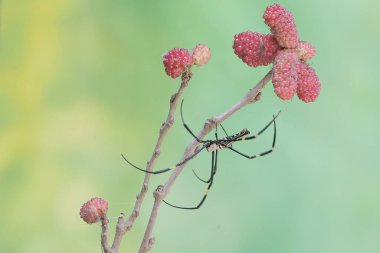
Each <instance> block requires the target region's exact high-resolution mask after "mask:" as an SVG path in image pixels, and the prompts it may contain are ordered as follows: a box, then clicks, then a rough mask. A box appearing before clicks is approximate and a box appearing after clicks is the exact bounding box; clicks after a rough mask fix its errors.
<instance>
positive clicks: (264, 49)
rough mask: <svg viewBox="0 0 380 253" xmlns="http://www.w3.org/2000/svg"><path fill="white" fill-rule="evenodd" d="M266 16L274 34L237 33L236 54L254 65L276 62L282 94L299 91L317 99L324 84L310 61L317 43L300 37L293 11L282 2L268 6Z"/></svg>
mask: <svg viewBox="0 0 380 253" xmlns="http://www.w3.org/2000/svg"><path fill="white" fill-rule="evenodd" d="M263 18H264V22H265V24H267V25H268V26H269V28H270V31H271V34H266V35H264V34H260V33H257V32H250V31H247V32H243V33H239V34H237V35H235V36H234V43H233V46H232V48H233V49H234V52H235V54H236V55H237V56H238V57H239V58H240V59H241V60H242V61H243V62H244V63H246V64H247V65H248V66H251V67H258V66H266V65H268V64H270V63H272V62H273V75H272V82H273V87H274V91H275V93H276V94H277V96H278V97H279V98H281V99H283V100H290V99H292V98H293V96H294V95H295V94H296V93H297V95H298V97H299V98H300V99H301V100H302V101H304V102H314V101H315V100H316V99H317V97H318V95H319V92H320V88H321V84H320V82H319V78H318V76H317V74H316V73H315V70H314V69H313V68H312V67H310V66H309V65H308V64H307V63H306V61H307V60H309V59H311V58H312V57H313V56H314V55H315V49H314V46H312V45H311V44H310V43H308V42H306V41H300V40H299V35H298V31H297V27H296V23H295V21H294V18H293V15H292V13H291V12H290V11H288V10H287V9H285V8H284V7H282V6H281V5H279V4H277V3H276V4H272V5H270V6H268V7H267V8H266V10H265V12H264V15H263Z"/></svg>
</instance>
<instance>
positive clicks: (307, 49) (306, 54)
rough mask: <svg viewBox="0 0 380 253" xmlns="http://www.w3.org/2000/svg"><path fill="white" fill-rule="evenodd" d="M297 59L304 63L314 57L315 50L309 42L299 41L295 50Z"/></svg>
mask: <svg viewBox="0 0 380 253" xmlns="http://www.w3.org/2000/svg"><path fill="white" fill-rule="evenodd" d="M296 51H297V54H298V58H299V59H301V60H303V61H306V60H309V59H311V58H313V57H314V55H315V48H314V46H313V45H311V44H310V43H309V42H306V41H300V43H299V45H298V47H297V48H296Z"/></svg>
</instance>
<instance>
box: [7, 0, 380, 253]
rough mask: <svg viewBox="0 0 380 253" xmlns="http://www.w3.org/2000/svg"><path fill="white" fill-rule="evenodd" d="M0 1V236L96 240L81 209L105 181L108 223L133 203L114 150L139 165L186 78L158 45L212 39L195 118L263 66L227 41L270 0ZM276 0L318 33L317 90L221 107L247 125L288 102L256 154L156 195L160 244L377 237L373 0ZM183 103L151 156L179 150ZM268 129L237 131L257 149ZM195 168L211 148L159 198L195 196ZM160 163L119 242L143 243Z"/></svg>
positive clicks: (189, 98)
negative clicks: (162, 202)
mask: <svg viewBox="0 0 380 253" xmlns="http://www.w3.org/2000/svg"><path fill="white" fill-rule="evenodd" d="M2 2H3V3H2V10H1V35H0V36H1V49H0V117H1V119H0V199H1V202H0V207H1V208H0V227H1V228H0V252H28V253H29V252H30V253H34V252H38V253H44V252H57V253H59V252H101V248H100V244H99V231H100V230H99V226H97V225H92V226H89V225H87V224H85V223H84V222H82V221H81V220H80V218H79V214H78V213H79V208H80V206H81V203H83V202H84V201H86V200H87V199H89V198H91V197H93V196H100V197H103V198H105V199H107V200H108V201H109V203H110V210H109V216H110V217H111V218H112V219H111V223H112V224H113V226H114V224H115V223H116V220H115V219H114V217H116V216H117V215H118V214H119V213H120V212H126V213H127V214H128V215H129V214H130V211H131V209H132V208H133V204H134V199H135V196H136V194H137V193H138V191H139V190H140V186H141V182H142V180H143V176H144V175H143V174H142V173H140V172H138V171H136V170H134V169H133V168H131V167H130V166H128V165H127V164H126V163H125V162H123V161H122V159H121V157H120V153H121V152H123V153H125V154H127V155H128V157H129V158H130V159H131V160H132V161H133V162H135V163H136V164H138V165H140V166H144V165H145V162H146V161H147V160H148V158H149V157H150V155H151V153H152V150H153V147H154V144H155V142H156V138H157V136H158V129H159V127H160V124H161V122H162V121H163V120H164V118H165V117H166V114H167V111H168V99H169V97H170V96H171V95H172V94H173V93H174V92H175V91H176V90H177V88H178V85H179V80H172V79H171V78H169V77H167V76H166V75H165V73H164V69H163V66H162V62H161V58H160V56H161V55H162V54H163V53H164V52H166V51H168V50H170V49H171V48H173V47H185V48H189V49H191V48H192V47H194V46H195V45H196V44H198V43H204V44H207V45H208V46H209V47H210V48H211V50H212V59H211V61H210V62H209V64H207V65H206V66H204V67H200V68H195V69H194V78H193V80H192V81H191V83H190V86H189V87H188V89H187V90H186V92H185V94H184V98H185V101H186V102H185V105H184V110H185V116H186V118H187V121H188V123H189V125H190V126H191V127H192V128H193V129H194V131H198V130H199V129H200V128H201V127H202V126H203V122H204V120H205V119H206V118H209V117H211V116H212V115H216V114H219V113H221V112H223V111H224V110H225V109H227V108H228V107H230V106H231V105H232V104H233V103H235V102H236V101H237V100H239V99H240V98H241V97H242V96H243V95H244V94H245V92H246V91H247V90H248V89H249V88H250V87H252V86H253V85H254V84H255V83H256V82H257V81H259V80H260V79H261V77H262V76H263V75H264V74H265V73H266V72H267V71H268V70H269V68H270V67H261V68H256V69H253V68H249V67H247V66H246V65H245V64H243V63H242V62H241V60H240V59H238V58H237V57H236V56H235V55H234V54H233V50H232V48H231V46H232V41H233V36H234V34H237V33H239V32H243V31H246V30H252V31H258V32H263V33H267V32H268V28H267V27H266V26H265V24H264V22H263V20H262V14H263V12H264V10H265V7H266V6H267V5H269V4H271V3H272V1H248V0H247V1H242V0H241V1H217V0H209V1H201V0H197V1H153V0H151V1H137V0H136V1H130V0H124V1H120V0H116V1H97V0H95V1H94V0H93V1H89V0H75V1H74V0H68V1H48V0H35V1H7V0H3V1H2ZM280 3H281V4H282V5H283V6H285V7H286V8H288V9H289V10H291V11H292V12H293V14H294V16H295V19H296V22H297V24H298V29H299V32H300V36H301V38H302V39H303V40H307V41H310V42H311V43H312V44H313V45H315V46H316V49H317V56H316V57H315V58H314V59H313V60H312V61H311V62H312V66H313V67H314V68H315V69H316V71H317V73H318V75H319V77H320V79H321V83H322V92H321V95H320V97H319V99H318V101H317V102H316V103H312V104H304V103H302V102H300V101H299V100H298V99H294V100H293V101H291V102H284V101H280V100H279V99H278V98H277V97H276V96H275V95H274V93H273V91H272V90H273V88H272V87H271V85H268V86H267V87H266V88H265V89H264V92H263V97H262V99H261V101H260V102H259V103H256V104H255V105H252V106H249V107H247V108H244V109H243V110H241V111H239V112H238V113H237V114H235V115H234V116H233V117H231V118H230V119H229V120H228V121H226V122H225V124H224V125H225V127H226V128H227V129H228V130H229V132H230V133H235V132H238V131H239V130H241V129H242V128H244V127H247V128H249V129H250V130H251V131H252V132H255V131H258V130H260V129H261V127H262V126H264V125H265V124H266V123H267V122H268V121H269V120H270V119H271V117H272V114H273V113H276V112H277V111H279V110H283V113H282V114H281V116H280V117H279V119H278V145H277V149H276V151H275V153H273V155H270V156H266V157H263V158H260V159H257V160H253V161H251V160H246V159H244V158H242V157H240V156H237V155H236V154H234V153H232V152H228V151H224V152H221V153H220V157H219V168H218V174H217V175H216V178H215V184H214V186H213V188H212V191H211V192H210V194H209V198H208V199H207V201H206V203H205V205H204V206H203V207H202V208H201V209H200V210H198V211H182V210H177V209H172V208H169V207H167V206H162V208H161V209H160V213H159V217H158V220H157V223H156V227H155V230H154V235H155V236H156V239H157V242H156V245H155V246H154V249H153V252H261V253H264V252H265V253H272V252H273V253H278V252H282V253H283V252H289V253H290V252H292V253H304V252H307V253H313V252H315V253H317V252H318V253H319V252H331V253H332V252H334V253H336V252H345V253H350V252H352V253H354V252H355V253H356V252H366V253H372V252H380V189H379V181H380V170H379V168H380V162H379V155H380V152H379V149H380V144H379V141H380V134H379V131H378V128H379V127H378V126H379V124H380V119H379V110H378V107H379V105H378V97H379V95H380V85H379V84H378V72H379V63H378V57H379V56H380V54H379V53H380V50H379V46H378V44H379V41H380V30H379V25H380V15H379V13H378V10H379V8H380V2H379V1H370V0H366V1H355V2H354V1H343V0H339V1H327V0H322V1H281V2H280ZM176 116H177V122H176V123H177V124H175V126H174V127H173V128H172V130H171V131H170V132H169V135H168V136H167V139H166V140H165V142H164V145H163V147H162V155H161V157H160V159H159V161H158V164H157V167H156V169H159V168H163V167H165V166H168V165H171V164H173V163H175V162H177V161H178V160H179V159H180V157H181V155H182V152H183V150H184V148H185V147H186V145H187V144H188V143H189V142H190V141H191V136H190V135H189V134H188V133H187V132H186V131H184V129H183V127H182V126H181V124H179V123H180V121H178V119H179V118H178V116H179V115H178V114H177V115H176ZM210 138H213V135H210ZM271 138H272V129H271V130H269V131H268V132H267V133H266V134H265V135H263V137H261V138H260V139H259V140H257V141H252V142H247V143H241V144H239V145H235V147H236V148H238V149H239V150H241V151H244V152H246V153H251V154H253V153H257V152H260V151H264V150H266V149H267V148H268V147H269V146H270V143H271ZM191 168H194V169H196V170H197V171H198V172H199V173H200V174H201V175H202V176H204V177H205V176H206V175H208V173H209V169H210V155H209V154H207V153H203V154H202V155H200V156H199V157H198V158H197V159H196V160H194V161H192V162H191V163H189V164H188V166H187V167H186V170H185V171H184V172H183V174H181V176H180V178H179V179H178V181H177V182H176V184H175V185H174V187H173V188H172V192H171V193H170V194H169V196H168V198H167V200H168V201H170V202H172V203H174V204H179V205H192V204H195V203H197V202H198V201H199V200H200V198H201V196H202V194H203V192H204V188H205V185H204V184H202V183H201V182H199V181H197V180H196V179H195V178H194V176H193V175H192V172H191V170H190V169H191ZM167 177H168V175H158V176H155V177H152V181H151V188H150V192H149V193H148V196H147V198H146V201H145V202H144V205H143V211H142V214H141V216H140V218H139V219H138V220H137V222H136V224H135V227H134V228H133V230H132V231H131V232H129V233H128V234H127V235H126V237H125V238H124V241H123V244H122V250H121V252H137V249H138V247H139V245H140V241H141V238H142V234H143V231H144V228H145V226H146V224H147V219H148V216H149V213H150V210H151V207H152V195H151V191H152V190H153V189H154V188H155V187H156V186H157V185H158V184H162V183H164V182H165V181H166V179H167ZM113 226H112V228H113ZM112 228H111V231H113V230H112Z"/></svg>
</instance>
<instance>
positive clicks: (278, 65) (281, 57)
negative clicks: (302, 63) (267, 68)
mask: <svg viewBox="0 0 380 253" xmlns="http://www.w3.org/2000/svg"><path fill="white" fill-rule="evenodd" d="M298 62H299V60H298V57H297V53H296V52H295V51H294V50H293V49H284V50H281V51H279V52H278V53H277V56H276V58H275V60H274V64H273V76H272V82H273V87H274V92H275V93H276V94H277V96H278V97H279V98H281V99H283V100H289V99H291V98H292V97H293V96H294V94H295V93H296V91H297V65H298Z"/></svg>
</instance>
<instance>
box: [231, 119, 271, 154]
mask: <svg viewBox="0 0 380 253" xmlns="http://www.w3.org/2000/svg"><path fill="white" fill-rule="evenodd" d="M277 115H278V114H277ZM273 125H274V134H273V142H272V148H271V149H270V150H267V151H265V152H262V153H260V154H256V155H252V156H250V155H246V154H243V153H242V152H240V151H238V150H236V149H234V148H232V147H227V148H229V149H230V150H232V151H234V152H236V153H238V154H239V155H242V156H244V157H245V158H248V159H254V158H257V157H260V156H264V155H267V154H270V153H272V152H273V150H274V147H275V145H276V121H275V116H274V115H273Z"/></svg>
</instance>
